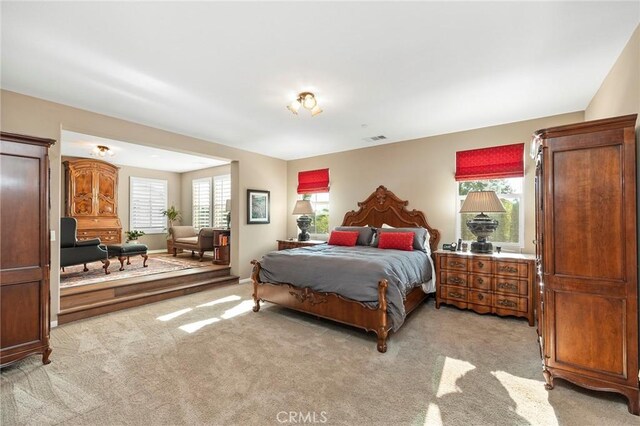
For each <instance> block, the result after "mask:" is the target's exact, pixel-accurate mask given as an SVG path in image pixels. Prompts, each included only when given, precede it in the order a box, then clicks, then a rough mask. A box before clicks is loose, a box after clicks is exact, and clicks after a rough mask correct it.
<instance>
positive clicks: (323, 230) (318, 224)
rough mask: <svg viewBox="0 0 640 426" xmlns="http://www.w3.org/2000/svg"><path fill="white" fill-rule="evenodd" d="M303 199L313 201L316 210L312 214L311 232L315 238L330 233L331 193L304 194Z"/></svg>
mask: <svg viewBox="0 0 640 426" xmlns="http://www.w3.org/2000/svg"><path fill="white" fill-rule="evenodd" d="M302 199H303V200H309V201H311V205H312V206H313V211H314V212H315V213H314V214H313V215H311V219H312V220H311V226H309V234H311V236H312V237H313V238H322V237H326V236H327V235H329V193H328V192H318V193H315V194H304V195H303V196H302Z"/></svg>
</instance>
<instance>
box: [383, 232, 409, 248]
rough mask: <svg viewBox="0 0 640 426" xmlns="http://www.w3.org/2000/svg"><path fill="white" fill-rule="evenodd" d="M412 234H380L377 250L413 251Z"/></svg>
mask: <svg viewBox="0 0 640 426" xmlns="http://www.w3.org/2000/svg"><path fill="white" fill-rule="evenodd" d="M414 236H415V234H414V233H413V232H381V233H380V239H379V242H378V248H381V249H394V250H405V251H413V237H414Z"/></svg>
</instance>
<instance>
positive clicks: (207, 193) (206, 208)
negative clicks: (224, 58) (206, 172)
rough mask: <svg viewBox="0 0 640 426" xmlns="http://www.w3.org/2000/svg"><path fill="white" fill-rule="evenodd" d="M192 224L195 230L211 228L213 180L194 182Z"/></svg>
mask: <svg viewBox="0 0 640 426" xmlns="http://www.w3.org/2000/svg"><path fill="white" fill-rule="evenodd" d="M192 200H193V204H192V207H193V208H192V210H191V211H192V222H193V227H194V228H206V227H209V226H211V178H202V179H194V180H193V181H192Z"/></svg>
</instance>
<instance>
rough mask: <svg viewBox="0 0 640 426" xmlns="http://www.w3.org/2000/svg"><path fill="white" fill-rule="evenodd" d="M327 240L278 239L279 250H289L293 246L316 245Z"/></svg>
mask: <svg viewBox="0 0 640 426" xmlns="http://www.w3.org/2000/svg"><path fill="white" fill-rule="evenodd" d="M324 243H326V241H319V240H306V241H300V240H293V239H292V240H278V250H288V249H292V248H298V247H308V246H316V245H318V244H324Z"/></svg>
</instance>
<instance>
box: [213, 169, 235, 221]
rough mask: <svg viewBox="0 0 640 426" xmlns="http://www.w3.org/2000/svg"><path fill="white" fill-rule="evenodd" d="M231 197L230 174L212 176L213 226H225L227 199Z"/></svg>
mask: <svg viewBox="0 0 640 426" xmlns="http://www.w3.org/2000/svg"><path fill="white" fill-rule="evenodd" d="M229 199H231V175H221V176H215V177H214V178H213V227H214V228H226V227H227V226H228V225H229V224H228V223H227V213H228V212H227V200H229Z"/></svg>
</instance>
